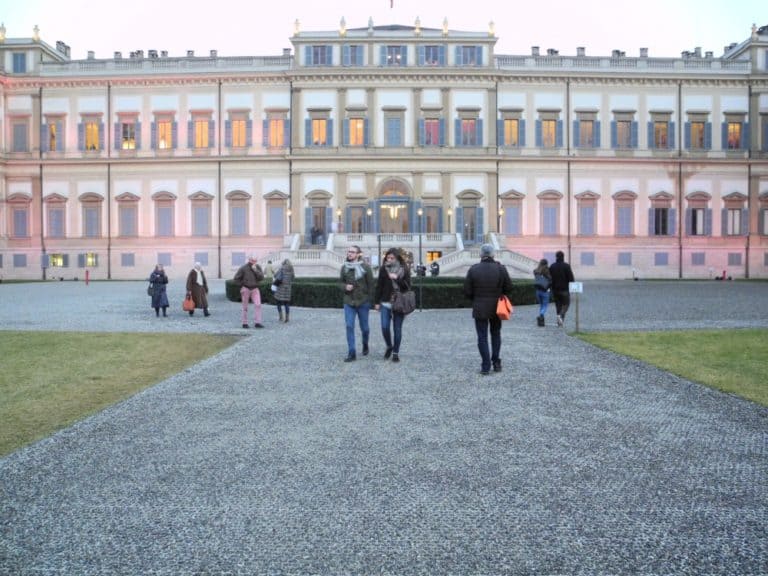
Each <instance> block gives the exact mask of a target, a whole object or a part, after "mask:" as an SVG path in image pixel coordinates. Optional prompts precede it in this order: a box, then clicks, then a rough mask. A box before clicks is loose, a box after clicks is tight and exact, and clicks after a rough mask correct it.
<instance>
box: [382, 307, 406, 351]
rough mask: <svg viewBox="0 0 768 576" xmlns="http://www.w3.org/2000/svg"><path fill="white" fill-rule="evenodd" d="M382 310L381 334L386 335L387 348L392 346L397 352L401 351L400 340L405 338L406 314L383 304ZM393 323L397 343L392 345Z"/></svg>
mask: <svg viewBox="0 0 768 576" xmlns="http://www.w3.org/2000/svg"><path fill="white" fill-rule="evenodd" d="M380 310H381V335H382V336H384V343H385V344H386V345H387V349H389V348H391V349H392V352H394V353H395V354H399V353H400V341H401V340H402V339H403V320H405V314H398V313H396V312H393V311H392V308H387V307H386V306H382V307H381V308H380ZM390 324H392V326H393V328H394V331H395V343H394V346H393V345H392V333H391V332H390V329H389V325H390Z"/></svg>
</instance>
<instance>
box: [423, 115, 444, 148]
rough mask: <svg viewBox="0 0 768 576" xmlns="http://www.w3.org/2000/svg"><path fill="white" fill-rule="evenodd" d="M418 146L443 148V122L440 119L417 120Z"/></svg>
mask: <svg viewBox="0 0 768 576" xmlns="http://www.w3.org/2000/svg"><path fill="white" fill-rule="evenodd" d="M419 145H421V146H445V120H443V119H442V118H423V119H421V120H419Z"/></svg>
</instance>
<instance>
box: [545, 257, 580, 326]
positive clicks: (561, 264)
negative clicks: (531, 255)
mask: <svg viewBox="0 0 768 576" xmlns="http://www.w3.org/2000/svg"><path fill="white" fill-rule="evenodd" d="M549 273H550V275H551V276H552V297H553V298H554V300H555V309H556V310H557V325H558V326H560V327H562V326H563V324H565V314H566V313H567V312H568V308H569V307H570V305H571V293H570V292H569V291H568V284H569V283H570V282H574V281H575V280H574V279H573V270H571V265H570V264H568V262H566V261H565V254H563V251H562V250H558V251H557V252H556V253H555V263H554V264H552V266H550V267H549Z"/></svg>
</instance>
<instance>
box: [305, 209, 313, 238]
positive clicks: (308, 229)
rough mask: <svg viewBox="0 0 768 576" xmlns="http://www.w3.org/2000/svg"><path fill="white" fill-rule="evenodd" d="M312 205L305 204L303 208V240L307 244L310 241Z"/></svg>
mask: <svg viewBox="0 0 768 576" xmlns="http://www.w3.org/2000/svg"><path fill="white" fill-rule="evenodd" d="M312 226H313V223H312V207H311V206H307V207H306V208H304V242H305V243H307V244H309V243H310V242H312Z"/></svg>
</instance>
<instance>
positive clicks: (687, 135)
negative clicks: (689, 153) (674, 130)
mask: <svg viewBox="0 0 768 576" xmlns="http://www.w3.org/2000/svg"><path fill="white" fill-rule="evenodd" d="M683 138H685V149H686V150H690V149H691V123H690V122H686V123H685V126H684V127H683Z"/></svg>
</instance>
